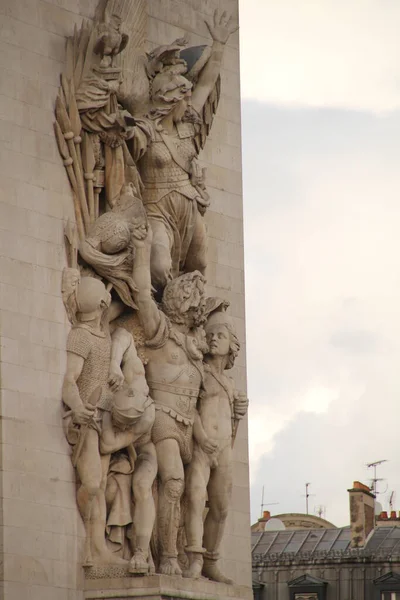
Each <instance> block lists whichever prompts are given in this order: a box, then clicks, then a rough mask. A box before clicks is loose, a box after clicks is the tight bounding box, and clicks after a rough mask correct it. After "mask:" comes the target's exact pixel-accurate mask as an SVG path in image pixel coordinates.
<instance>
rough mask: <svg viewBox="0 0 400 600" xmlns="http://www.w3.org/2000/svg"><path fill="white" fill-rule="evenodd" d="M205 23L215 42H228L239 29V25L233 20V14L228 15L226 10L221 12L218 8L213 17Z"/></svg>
mask: <svg viewBox="0 0 400 600" xmlns="http://www.w3.org/2000/svg"><path fill="white" fill-rule="evenodd" d="M205 23H206V25H207V27H208V31H209V32H210V35H211V37H212V39H213V40H214V42H220V43H221V44H226V42H227V41H228V39H229V36H230V35H231V33H235V31H237V30H238V29H239V25H238V24H237V22H236V21H234V20H233V18H232V16H228V13H227V12H226V10H225V11H224V12H222V13H221V11H220V10H218V9H217V10H216V11H215V13H214V18H213V19H206V20H205Z"/></svg>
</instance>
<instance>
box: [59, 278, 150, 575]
mask: <svg viewBox="0 0 400 600" xmlns="http://www.w3.org/2000/svg"><path fill="white" fill-rule="evenodd" d="M71 271H72V270H71V269H69V270H67V272H66V278H65V279H66V283H64V285H65V287H67V285H68V282H71ZM72 289H73V291H72V292H71V293H70V294H65V295H64V297H65V298H66V301H67V302H68V305H69V314H71V315H72V314H74V313H75V314H74V318H73V323H74V326H73V327H72V329H71V331H70V333H69V335H68V341H67V369H66V374H65V377H64V383H63V392H62V399H63V403H64V405H65V407H66V411H65V414H64V428H65V431H66V436H67V440H68V442H69V443H70V444H71V446H72V448H73V452H72V463H73V465H74V466H75V467H76V470H77V474H78V477H79V488H78V491H77V501H78V507H79V510H80V512H81V515H82V519H83V522H84V525H85V529H86V543H85V559H84V566H86V567H90V566H93V565H111V564H121V565H125V564H127V563H126V561H124V560H122V558H120V557H118V556H117V555H115V554H112V553H111V552H110V551H109V549H108V547H107V544H106V537H105V531H106V521H107V513H106V498H105V486H106V480H107V472H108V469H109V463H110V455H111V453H112V452H115V451H118V450H120V449H122V448H127V447H130V446H131V445H132V450H133V452H134V448H135V447H136V448H137V449H138V458H137V462H136V463H135V465H134V471H133V472H134V476H133V495H134V498H133V500H134V502H135V511H134V518H133V521H134V524H135V523H136V522H137V533H136V541H135V544H136V546H135V548H134V555H133V558H132V561H131V565H130V569H131V570H132V571H133V572H140V573H143V572H147V571H148V563H147V557H148V547H149V541H150V535H151V531H152V528H153V524H154V506H153V508H152V495H151V487H152V484H153V481H154V478H155V475H156V471H157V466H156V464H157V463H156V457H155V451H154V446H153V444H152V443H151V441H150V438H149V432H150V430H151V427H152V425H153V421H154V406H153V402H152V400H151V399H150V398H149V396H148V387H147V384H146V380H145V377H144V369H143V365H142V363H141V361H140V359H139V358H138V356H137V354H136V349H135V346H134V343H133V339H132V336H131V335H130V334H129V333H128V332H127V331H125V330H123V329H119V328H117V329H116V330H115V331H114V332H113V334H112V336H111V335H110V331H109V326H108V322H107V314H106V313H107V310H108V307H109V305H110V302H111V296H110V294H109V292H108V291H107V290H106V287H105V286H104V284H103V283H102V282H101V281H100V280H98V279H95V278H93V277H82V279H79V277H77V278H75V279H74V280H73V281H72ZM122 382H124V386H123V389H122V390H121V389H120V388H121V385H122ZM118 390H119V391H118ZM114 392H116V393H115V395H113V393H114Z"/></svg>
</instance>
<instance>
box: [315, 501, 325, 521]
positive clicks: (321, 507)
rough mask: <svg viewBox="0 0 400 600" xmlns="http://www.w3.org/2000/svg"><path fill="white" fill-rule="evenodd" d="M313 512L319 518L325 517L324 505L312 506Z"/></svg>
mask: <svg viewBox="0 0 400 600" xmlns="http://www.w3.org/2000/svg"><path fill="white" fill-rule="evenodd" d="M314 512H315V514H316V515H317V516H318V517H319V518H320V519H325V515H326V506H324V505H323V504H319V505H318V506H315V507H314Z"/></svg>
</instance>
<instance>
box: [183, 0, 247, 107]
mask: <svg viewBox="0 0 400 600" xmlns="http://www.w3.org/2000/svg"><path fill="white" fill-rule="evenodd" d="M205 23H206V25H207V27H208V30H209V32H210V34H211V37H212V39H213V45H212V48H211V56H210V58H209V59H208V61H207V64H206V66H205V67H204V68H203V70H202V71H201V73H200V76H199V79H198V82H197V83H196V85H195V88H194V90H193V93H192V106H193V108H194V109H195V110H196V111H197V112H198V113H201V111H202V110H203V107H204V105H205V103H206V102H207V99H208V97H209V95H210V94H211V92H212V91H213V89H214V86H215V83H216V81H217V79H218V75H219V73H220V70H221V63H222V57H223V55H224V49H225V44H226V42H227V41H228V39H229V36H230V35H231V33H234V32H235V31H236V30H237V29H238V25H237V23H235V22H234V21H233V20H232V17H228V15H227V13H226V12H223V13H222V14H221V12H220V11H218V10H216V11H215V13H214V18H213V19H212V20H206V21H205Z"/></svg>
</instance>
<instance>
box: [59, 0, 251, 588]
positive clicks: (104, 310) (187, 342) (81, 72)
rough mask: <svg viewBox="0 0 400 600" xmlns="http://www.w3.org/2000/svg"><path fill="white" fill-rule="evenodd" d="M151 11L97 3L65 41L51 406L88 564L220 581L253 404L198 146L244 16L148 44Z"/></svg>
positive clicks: (96, 569) (130, 0)
mask: <svg viewBox="0 0 400 600" xmlns="http://www.w3.org/2000/svg"><path fill="white" fill-rule="evenodd" d="M132 7H134V8H135V10H133V9H132ZM144 10H145V3H143V2H141V1H140V0H124V1H122V2H119V3H115V2H113V1H111V0H109V1H108V2H102V3H101V5H100V6H99V9H98V11H97V18H96V20H95V21H94V22H93V23H84V24H83V25H82V27H81V29H80V30H79V31H75V33H74V35H73V36H72V37H70V38H68V40H67V60H66V68H65V72H64V73H63V74H62V76H61V86H60V91H59V95H58V97H57V101H56V107H55V113H56V122H55V135H56V138H57V143H58V147H59V151H60V154H61V157H62V158H63V161H64V165H65V168H66V171H67V174H68V178H69V181H70V184H71V189H72V198H73V203H74V209H75V223H71V222H68V223H67V225H66V228H65V241H66V250H67V259H68V268H66V269H65V270H64V274H63V282H62V286H63V287H62V296H63V301H64V304H65V308H66V311H67V314H68V317H69V320H70V322H71V325H72V328H71V331H70V334H69V337H68V342H67V371H66V374H65V378H64V384H63V392H62V401H63V407H64V415H63V422H64V429H65V434H66V437H67V440H68V442H69V444H70V445H71V458H72V463H73V465H74V467H75V468H76V475H77V482H78V491H77V504H78V508H79V511H80V513H81V516H82V519H83V522H84V525H85V529H86V542H85V556H84V562H83V565H84V567H85V568H86V572H87V576H89V577H93V576H101V573H102V572H104V573H105V574H106V575H107V576H109V574H110V572H111V571H112V572H113V573H114V574H115V573H120V574H124V575H125V574H127V573H128V572H129V573H132V574H137V575H146V574H149V573H152V572H154V571H157V572H158V573H161V574H165V575H182V574H183V576H184V577H190V578H199V577H200V576H201V575H203V576H205V577H208V578H209V579H212V580H215V581H222V582H226V583H227V582H230V580H227V579H226V578H225V577H224V575H223V574H222V573H221V572H220V570H219V568H218V564H217V561H218V557H219V548H220V544H221V539H222V536H223V532H224V525H225V521H226V517H227V514H228V509H229V501H230V493H231V487H232V469H231V464H232V447H233V444H234V440H235V436H236V432H237V428H238V424H239V421H240V419H241V418H242V417H243V416H244V415H245V413H246V410H247V404H248V401H247V398H246V397H245V396H243V395H242V394H240V393H239V392H237V391H236V390H235V388H234V385H233V382H232V380H231V379H230V378H229V377H227V375H226V374H225V371H226V370H227V369H229V368H231V367H232V366H233V364H234V360H235V357H236V356H237V353H238V352H239V342H238V339H237V336H236V334H235V331H234V327H233V323H232V319H230V317H229V316H228V314H227V313H226V309H227V306H228V303H226V302H224V301H222V300H219V299H217V298H206V296H205V281H206V280H205V273H206V266H207V260H206V259H207V235H206V229H205V225H204V214H205V212H206V210H207V207H208V206H209V203H210V198H209V195H208V193H207V190H206V186H205V171H204V169H201V168H200V166H199V164H198V162H197V157H198V155H199V152H200V151H201V149H202V148H203V147H204V145H205V143H206V139H207V136H208V134H209V132H210V128H211V125H212V120H213V116H214V114H215V112H216V110H217V106H218V101H219V97H220V77H219V72H220V67H221V61H222V57H223V52H224V46H225V44H226V42H227V40H228V38H229V35H230V34H231V33H232V32H233V31H235V30H236V28H237V25H236V24H235V23H233V21H232V19H231V18H229V16H228V15H227V14H226V13H218V12H216V13H215V15H214V17H213V19H211V20H210V22H207V26H208V29H209V32H210V35H211V38H212V40H213V42H212V45H211V46H210V47H188V41H187V40H186V39H184V38H182V39H180V40H177V41H175V42H174V43H172V44H169V45H165V46H161V47H159V48H156V49H155V50H153V51H152V52H151V53H150V54H147V55H146V54H145V52H144V49H143V48H142V47H141V46H140V44H141V43H142V40H144V38H145V32H144V31H142V32H140V31H139V32H138V31H137V28H136V29H135V33H134V34H133V39H132V37H130V35H131V34H128V33H127V32H129V31H131V27H130V26H131V25H132V24H131V23H130V21H129V19H130V18H131V15H132V14H135V16H136V17H137V16H138V14H139V13H140V11H142V12H143V11H144ZM138 22H139V23H140V22H141V21H140V19H139V21H138ZM143 22H144V21H143ZM139 42H140V43H139ZM135 44H136V45H135ZM132 73H135V77H132ZM206 498H208V513H207V517H206V519H205V521H204V522H203V513H204V509H205V506H206ZM107 569H108V570H107ZM110 569H111V571H110ZM106 575H105V576H106Z"/></svg>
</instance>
